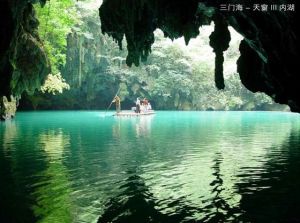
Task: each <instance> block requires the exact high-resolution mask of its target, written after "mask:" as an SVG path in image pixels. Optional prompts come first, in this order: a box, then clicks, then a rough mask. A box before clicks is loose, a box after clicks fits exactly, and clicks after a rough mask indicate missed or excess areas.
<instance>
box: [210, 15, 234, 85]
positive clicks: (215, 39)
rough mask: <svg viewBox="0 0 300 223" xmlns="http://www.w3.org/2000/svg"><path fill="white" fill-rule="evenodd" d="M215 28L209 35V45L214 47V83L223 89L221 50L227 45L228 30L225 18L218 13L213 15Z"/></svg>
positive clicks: (222, 57) (228, 38)
mask: <svg viewBox="0 0 300 223" xmlns="http://www.w3.org/2000/svg"><path fill="white" fill-rule="evenodd" d="M214 23H215V30H214V31H213V32H212V34H211V35H210V37H209V38H210V42H209V44H210V46H211V47H212V48H213V49H214V52H215V54H216V57H215V84H216V87H217V88H218V89H224V88H225V84H224V77H223V62H224V56H223V52H224V51H226V50H227V49H228V47H229V42H230V32H229V30H228V24H227V22H226V20H225V19H224V18H223V16H221V15H220V14H215V16H214Z"/></svg>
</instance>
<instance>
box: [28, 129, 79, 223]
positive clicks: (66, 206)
mask: <svg viewBox="0 0 300 223" xmlns="http://www.w3.org/2000/svg"><path fill="white" fill-rule="evenodd" d="M69 141H70V137H69V136H68V135H64V133H63V132H62V130H57V131H54V130H50V131H48V132H46V133H41V134H40V135H39V143H40V144H41V145H42V147H43V149H44V151H45V153H46V155H47V158H48V167H47V168H46V169H45V170H44V171H42V172H40V173H39V175H41V176H43V178H44V181H43V182H42V183H40V184H38V185H36V186H37V188H36V190H35V191H34V192H33V194H32V196H33V197H35V199H36V204H35V205H34V206H33V210H34V213H35V215H36V216H37V217H38V218H39V219H40V221H39V222H49V223H52V222H72V221H73V216H72V212H73V211H74V210H72V200H71V195H70V194H71V192H72V190H71V188H70V187H71V185H70V182H69V179H68V173H67V169H66V167H65V166H64V165H63V153H64V150H65V149H66V147H68V146H69V143H70V142H69Z"/></svg>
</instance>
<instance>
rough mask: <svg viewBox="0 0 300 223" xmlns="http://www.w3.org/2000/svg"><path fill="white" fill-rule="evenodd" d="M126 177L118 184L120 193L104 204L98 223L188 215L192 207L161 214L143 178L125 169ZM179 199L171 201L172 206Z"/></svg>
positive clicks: (169, 219)
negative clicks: (170, 213) (120, 184)
mask: <svg viewBox="0 0 300 223" xmlns="http://www.w3.org/2000/svg"><path fill="white" fill-rule="evenodd" d="M127 173H128V175H129V176H128V178H127V179H126V180H125V184H123V185H122V186H120V188H119V189H120V191H122V193H121V194H119V195H117V196H116V197H114V198H111V199H110V200H109V202H108V203H107V204H106V208H105V211H104V214H103V215H102V216H101V217H100V218H99V219H98V223H106V222H120V223H121V222H143V223H146V222H157V223H159V222H182V220H183V219H184V218H185V217H187V216H190V215H191V213H190V212H189V210H191V209H194V208H192V207H188V206H186V207H183V208H182V209H181V210H178V211H176V212H175V213H173V214H172V215H166V214H162V213H161V212H159V211H158V210H157V206H158V204H157V202H156V201H155V199H154V198H153V194H152V193H151V192H150V191H149V189H148V188H147V186H146V184H145V182H144V180H143V178H142V177H140V176H139V175H138V173H137V171H135V170H134V171H127ZM175 203H177V204H178V203H181V201H173V202H172V203H170V204H169V205H170V206H172V205H174V204H175Z"/></svg>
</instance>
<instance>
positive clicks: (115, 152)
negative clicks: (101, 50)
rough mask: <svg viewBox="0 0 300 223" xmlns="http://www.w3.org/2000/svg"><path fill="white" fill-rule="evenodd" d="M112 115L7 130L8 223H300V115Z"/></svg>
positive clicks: (0, 155)
mask: <svg viewBox="0 0 300 223" xmlns="http://www.w3.org/2000/svg"><path fill="white" fill-rule="evenodd" d="M111 115H112V113H107V114H105V113H104V112H96V111H95V112H94V111H93V112H23V113H22V112H20V113H18V115H17V117H16V119H15V120H12V121H8V122H2V123H0V222H36V221H38V222H97V221H98V222H139V223H143V222H293V221H294V222H299V220H300V217H299V212H297V211H298V210H300V204H299V200H300V192H299V188H300V177H299V176H300V115H299V114H293V113H281V112H157V114H155V115H154V116H144V117H131V118H128V117H127V118H126V117H121V118H120V117H112V116H111Z"/></svg>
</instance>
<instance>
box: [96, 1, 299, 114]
mask: <svg viewBox="0 0 300 223" xmlns="http://www.w3.org/2000/svg"><path fill="white" fill-rule="evenodd" d="M222 3H226V1H225V2H222ZM230 3H232V4H234V3H239V4H244V5H249V4H250V3H249V1H241V0H239V1H237V0H235V1H231V2H230ZM284 3H292V2H289V1H281V2H280V4H284ZM293 3H294V4H295V2H293ZM264 4H269V5H271V4H274V2H273V1H271V0H266V1H265V2H264ZM99 12H100V18H101V24H102V32H103V33H107V34H108V35H110V36H112V37H113V38H114V39H115V40H116V41H117V42H118V43H119V45H120V47H121V42H122V39H123V36H125V38H126V40H127V45H128V46H127V48H128V56H127V61H126V62H127V64H128V65H129V66H131V65H132V64H133V63H134V64H135V65H137V66H138V65H139V62H140V60H144V59H146V57H147V56H148V54H149V53H150V51H151V45H152V44H153V42H154V35H153V32H154V30H155V29H156V28H159V29H161V30H162V31H163V32H164V34H165V36H166V37H169V38H171V39H174V38H178V37H181V36H183V37H184V38H185V41H186V43H188V41H189V40H190V38H192V37H195V36H197V35H198V34H199V27H200V26H201V25H205V24H208V23H210V22H211V21H214V22H215V31H214V33H213V34H212V35H211V37H210V45H211V46H212V47H213V49H214V52H215V53H216V68H215V80H216V86H217V87H218V88H223V87H224V83H223V82H224V80H223V74H222V73H223V51H225V50H226V49H227V47H228V46H227V45H228V43H229V41H230V36H228V29H227V26H228V25H230V26H232V27H233V28H234V29H235V30H237V31H238V32H239V33H240V34H241V35H243V36H244V40H243V41H242V42H241V45H240V53H241V56H240V58H239V60H238V62H237V64H238V73H239V75H240V78H241V81H242V83H243V84H244V85H245V87H246V88H248V89H249V90H251V91H253V92H257V91H260V92H265V93H266V94H268V95H269V96H271V97H272V98H273V99H274V100H275V101H276V102H278V103H283V104H288V105H289V106H290V108H291V110H292V111H296V112H300V94H298V92H297V89H298V82H297V69H296V68H297V66H296V63H297V62H298V61H299V54H298V48H297V44H296V40H297V37H296V12H283V11H281V12H279V11H268V12H255V11H252V10H249V11H246V10H245V11H235V12H226V11H225V12H224V11H220V4H219V1H213V0H210V1H200V0H198V1H196V0H191V1H182V0H172V1H170V0H128V1H122V0H105V1H104V2H103V4H102V6H101V7H100V10H99ZM222 37H223V38H222ZM225 84H226V83H225Z"/></svg>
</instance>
